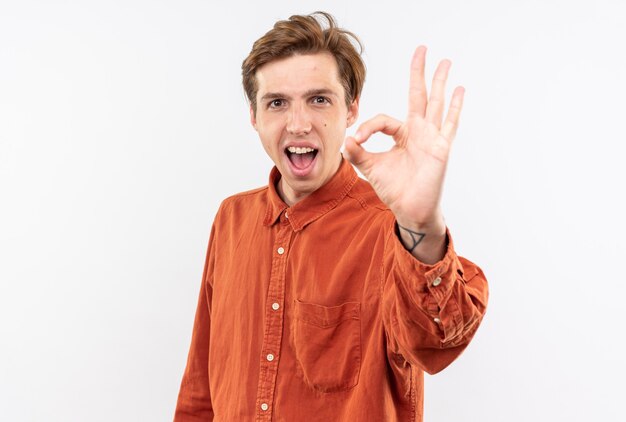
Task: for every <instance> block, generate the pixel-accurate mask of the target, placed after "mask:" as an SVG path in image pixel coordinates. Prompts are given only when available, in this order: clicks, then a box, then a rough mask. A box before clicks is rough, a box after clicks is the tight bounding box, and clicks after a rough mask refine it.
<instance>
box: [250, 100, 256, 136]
mask: <svg viewBox="0 0 626 422" xmlns="http://www.w3.org/2000/svg"><path fill="white" fill-rule="evenodd" d="M250 124H251V125H252V127H253V128H254V130H256V131H258V129H257V127H256V113H255V112H254V110H253V109H252V104H250Z"/></svg>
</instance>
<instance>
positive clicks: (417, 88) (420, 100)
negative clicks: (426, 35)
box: [409, 45, 428, 117]
mask: <svg viewBox="0 0 626 422" xmlns="http://www.w3.org/2000/svg"><path fill="white" fill-rule="evenodd" d="M425 63H426V46H424V45H420V46H419V47H417V48H416V49H415V53H413V59H412V60H411V77H410V80H409V116H410V115H419V116H420V117H424V116H425V114H426V102H427V98H428V93H427V92H426V80H425V79H424V66H425Z"/></svg>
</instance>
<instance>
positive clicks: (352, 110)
mask: <svg viewBox="0 0 626 422" xmlns="http://www.w3.org/2000/svg"><path fill="white" fill-rule="evenodd" d="M358 118H359V98H355V99H354V101H352V103H351V104H350V107H348V121H347V122H346V123H347V124H346V127H350V126H352V125H353V124H354V122H356V120H357V119H358Z"/></svg>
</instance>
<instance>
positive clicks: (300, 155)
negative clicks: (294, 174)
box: [285, 147, 317, 171]
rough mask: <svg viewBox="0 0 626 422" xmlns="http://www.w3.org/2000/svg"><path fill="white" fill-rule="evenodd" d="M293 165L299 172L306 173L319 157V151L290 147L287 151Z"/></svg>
mask: <svg viewBox="0 0 626 422" xmlns="http://www.w3.org/2000/svg"><path fill="white" fill-rule="evenodd" d="M285 153H286V154H287V157H288V158H289V162H291V165H292V166H293V167H294V168H295V169H296V170H299V171H305V170H307V169H309V167H311V165H312V164H313V162H314V161H315V157H316V156H317V150H316V149H314V148H309V147H289V148H286V149H285Z"/></svg>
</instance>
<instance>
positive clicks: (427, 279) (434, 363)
mask: <svg viewBox="0 0 626 422" xmlns="http://www.w3.org/2000/svg"><path fill="white" fill-rule="evenodd" d="M425 61H426V48H425V47H423V46H420V47H418V48H417V49H416V50H415V54H414V55H413V60H412V62H411V78H410V86H409V107H408V109H409V111H408V115H407V118H406V120H405V121H404V122H402V121H399V120H396V119H393V118H391V117H389V116H385V115H378V116H376V117H374V118H373V119H370V120H368V121H366V122H365V123H363V124H362V125H361V126H360V127H359V129H358V130H357V132H356V134H355V135H354V137H347V138H346V141H345V152H346V156H347V158H348V159H349V160H350V161H351V162H352V163H353V164H354V165H355V166H356V167H357V168H358V169H359V170H360V171H361V173H363V175H364V176H365V177H366V178H367V179H368V180H369V182H370V183H371V185H372V187H373V188H374V190H375V191H376V194H377V195H378V196H379V197H380V199H381V200H382V201H383V202H384V203H385V204H386V205H387V206H388V207H389V209H390V210H391V211H392V213H393V216H394V217H395V221H394V222H391V223H389V224H388V225H387V226H386V230H387V241H386V244H385V245H386V246H385V263H384V280H383V284H384V287H383V307H384V311H383V320H384V322H385V329H386V332H387V335H388V342H389V347H390V349H391V350H392V351H394V352H396V353H400V354H402V355H403V356H404V357H405V359H407V360H408V361H409V362H410V363H412V364H416V365H418V366H419V367H421V368H422V369H424V370H425V371H427V372H430V373H434V372H438V371H440V370H441V369H443V368H444V367H446V366H447V365H449V364H450V363H451V362H452V361H453V360H454V359H455V358H456V357H457V356H458V355H459V354H460V353H461V352H462V351H463V349H464V348H465V347H466V346H467V344H468V343H469V341H470V339H471V338H472V336H473V335H474V333H475V331H476V329H477V327H478V324H479V323H480V321H481V319H482V316H483V314H484V312H485V306H486V304H487V285H486V281H485V278H484V276H483V275H482V272H481V271H480V269H479V268H478V267H476V266H475V265H474V264H472V263H471V262H469V261H467V260H464V259H461V258H459V257H457V255H456V253H455V252H454V247H453V245H452V239H451V238H450V234H449V233H448V232H447V229H446V225H445V222H444V219H443V214H442V212H441V206H440V202H441V193H442V191H443V183H444V179H445V173H446V167H447V164H448V157H449V154H450V148H451V145H452V141H453V139H454V137H455V135H456V131H457V127H458V122H459V117H460V114H461V108H462V107H463V96H464V93H465V90H464V89H463V88H462V87H457V88H456V89H455V90H454V92H453V94H452V99H451V101H450V107H449V109H448V112H447V114H446V117H445V119H444V118H443V116H444V103H445V84H446V80H447V78H448V72H449V70H450V66H451V63H450V61H448V60H443V61H441V63H439V66H438V67H437V69H436V71H435V74H434V77H433V83H432V87H431V92H430V96H428V94H427V89H426V82H425V79H424V67H425ZM376 132H382V133H384V134H386V135H389V136H391V137H392V138H393V140H394V143H395V144H394V146H393V147H392V148H391V149H390V150H389V151H386V152H382V153H371V152H368V151H366V150H365V149H364V148H363V146H362V144H363V143H364V142H366V141H367V140H368V139H369V138H370V136H371V135H372V134H374V133H376Z"/></svg>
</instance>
